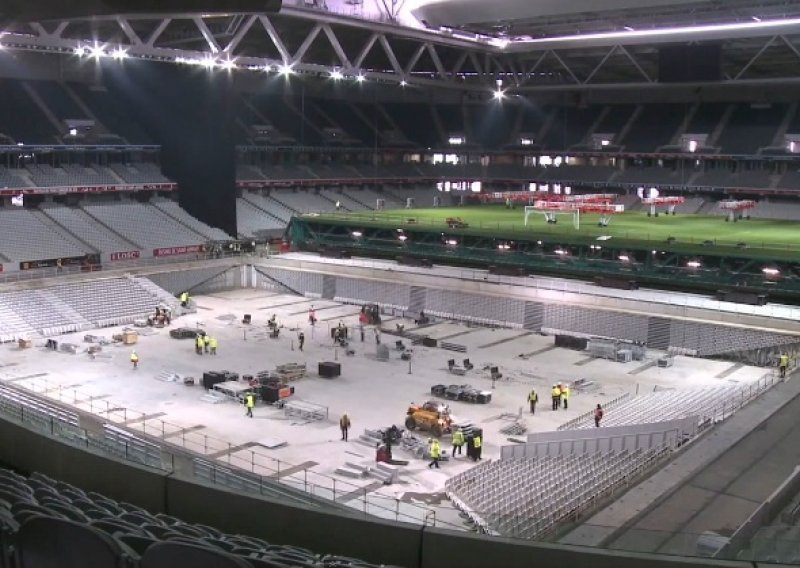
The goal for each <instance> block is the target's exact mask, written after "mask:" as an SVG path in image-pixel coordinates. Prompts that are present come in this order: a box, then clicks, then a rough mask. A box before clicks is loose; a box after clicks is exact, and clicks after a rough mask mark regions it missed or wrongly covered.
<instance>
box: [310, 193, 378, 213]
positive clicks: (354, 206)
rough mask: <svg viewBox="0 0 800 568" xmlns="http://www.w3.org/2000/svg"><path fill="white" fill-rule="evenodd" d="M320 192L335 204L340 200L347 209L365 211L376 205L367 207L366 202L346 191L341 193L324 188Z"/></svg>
mask: <svg viewBox="0 0 800 568" xmlns="http://www.w3.org/2000/svg"><path fill="white" fill-rule="evenodd" d="M319 194H320V195H321V196H322V197H324V198H325V199H328V200H329V201H333V203H334V204H335V203H337V202H338V203H339V204H340V205H341V207H342V208H344V209H346V210H347V211H363V210H365V209H374V206H373V207H367V205H366V204H364V203H362V202H361V201H358V200H357V199H354V198H352V197H350V196H349V195H347V194H346V193H340V192H338V191H333V190H330V189H322V190H320V192H319Z"/></svg>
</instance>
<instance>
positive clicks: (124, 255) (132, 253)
mask: <svg viewBox="0 0 800 568" xmlns="http://www.w3.org/2000/svg"><path fill="white" fill-rule="evenodd" d="M140 257H141V253H140V252H139V251H138V250H129V251H125V252H112V253H111V260H136V259H137V258H140Z"/></svg>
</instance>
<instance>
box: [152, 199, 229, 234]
mask: <svg viewBox="0 0 800 568" xmlns="http://www.w3.org/2000/svg"><path fill="white" fill-rule="evenodd" d="M150 203H151V204H152V205H154V206H155V207H157V208H158V209H159V210H161V211H162V212H164V213H166V214H167V215H169V216H170V217H172V219H174V220H175V221H177V222H178V223H179V224H181V225H184V226H185V227H188V228H190V229H191V230H193V231H194V232H196V233H199V234H200V235H201V236H203V237H205V238H206V239H207V240H209V241H227V240H230V238H231V237H230V235H227V234H225V231H222V230H220V229H217V228H215V227H209V226H208V225H206V224H205V223H203V222H202V221H200V220H198V219H195V218H194V217H192V216H191V215H189V214H188V213H187V212H186V211H184V210H183V209H181V207H180V205H178V204H177V203H176V202H175V201H172V200H171V199H166V198H163V197H157V198H155V199H153V200H152V201H151V202H150Z"/></svg>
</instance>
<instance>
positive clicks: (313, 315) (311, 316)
mask: <svg viewBox="0 0 800 568" xmlns="http://www.w3.org/2000/svg"><path fill="white" fill-rule="evenodd" d="M308 323H310V324H311V326H312V327H313V326H314V324H315V323H317V312H316V310H315V309H314V306H311V307H310V308H309V309H308Z"/></svg>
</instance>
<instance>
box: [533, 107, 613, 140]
mask: <svg viewBox="0 0 800 568" xmlns="http://www.w3.org/2000/svg"><path fill="white" fill-rule="evenodd" d="M601 110H602V108H601V107H589V108H583V109H581V108H573V107H558V108H555V109H553V111H552V112H553V113H554V117H553V119H552V122H551V123H550V125H549V127H548V128H547V130H546V131H545V132H544V137H543V139H542V140H541V141H538V140H537V141H536V143H537V144H539V145H540V146H542V147H543V148H545V149H546V150H567V149H569V148H571V147H572V146H576V145H578V144H582V143H583V142H585V141H586V137H587V135H588V134H589V129H590V128H591V127H592V124H594V121H595V120H597V117H598V113H599V112H600V111H601ZM527 117H531V118H533V119H534V120H535V119H538V118H539V111H538V109H535V110H533V111H531V112H529V113H528V114H527V115H526V120H530V119H529V118H527ZM533 125H535V122H534V123H533V124H531V125H530V126H531V128H530V129H528V126H529V125H528V124H527V123H526V124H525V125H524V127H523V132H526V130H527V131H528V133H529V134H532V135H534V136H535V135H536V134H537V131H534V130H533V128H532V127H533Z"/></svg>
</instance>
